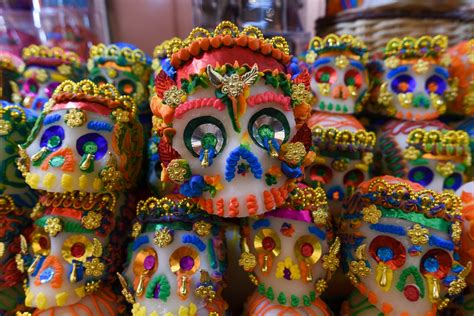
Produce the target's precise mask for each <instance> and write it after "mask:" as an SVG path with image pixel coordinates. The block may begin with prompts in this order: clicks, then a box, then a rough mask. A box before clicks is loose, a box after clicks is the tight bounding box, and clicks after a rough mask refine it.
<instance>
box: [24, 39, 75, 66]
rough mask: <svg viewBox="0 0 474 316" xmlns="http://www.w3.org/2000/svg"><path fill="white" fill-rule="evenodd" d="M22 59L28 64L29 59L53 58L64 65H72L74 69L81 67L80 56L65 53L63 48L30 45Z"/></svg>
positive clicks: (25, 49) (68, 52)
mask: <svg viewBox="0 0 474 316" xmlns="http://www.w3.org/2000/svg"><path fill="white" fill-rule="evenodd" d="M21 55H22V59H23V60H25V61H26V62H28V60H29V59H36V58H51V59H57V60H61V61H63V62H64V63H68V64H72V65H73V66H74V67H80V66H81V64H80V63H81V59H80V57H79V55H77V54H76V53H74V52H71V51H65V50H64V49H62V48H61V47H51V48H50V47H47V46H43V45H41V46H40V45H34V44H33V45H30V46H28V47H25V48H23V51H22V54H21Z"/></svg>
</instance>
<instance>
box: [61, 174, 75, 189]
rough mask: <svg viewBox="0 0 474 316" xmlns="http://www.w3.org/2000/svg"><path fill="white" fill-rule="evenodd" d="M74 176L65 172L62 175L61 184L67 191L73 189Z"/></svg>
mask: <svg viewBox="0 0 474 316" xmlns="http://www.w3.org/2000/svg"><path fill="white" fill-rule="evenodd" d="M72 182H73V180H72V176H71V175H70V174H63V176H62V177H61V186H62V187H63V189H64V190H65V191H72Z"/></svg>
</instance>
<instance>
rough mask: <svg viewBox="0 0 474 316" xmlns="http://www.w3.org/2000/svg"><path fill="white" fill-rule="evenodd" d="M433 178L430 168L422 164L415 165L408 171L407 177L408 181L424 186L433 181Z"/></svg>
mask: <svg viewBox="0 0 474 316" xmlns="http://www.w3.org/2000/svg"><path fill="white" fill-rule="evenodd" d="M433 178H434V174H433V171H432V170H431V169H430V168H428V167H424V166H418V167H415V168H413V169H411V170H410V171H409V172H408V179H409V180H410V181H413V182H416V183H419V184H421V185H424V186H426V185H429V184H430V183H431V182H432V181H433Z"/></svg>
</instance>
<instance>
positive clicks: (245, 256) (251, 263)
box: [239, 252, 257, 272]
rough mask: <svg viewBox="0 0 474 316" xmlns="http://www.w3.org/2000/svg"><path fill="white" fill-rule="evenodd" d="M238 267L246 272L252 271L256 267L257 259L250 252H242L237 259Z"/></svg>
mask: <svg viewBox="0 0 474 316" xmlns="http://www.w3.org/2000/svg"><path fill="white" fill-rule="evenodd" d="M239 266H241V267H242V268H243V269H244V270H245V271H247V272H250V271H253V269H255V267H256V266H257V258H255V255H254V254H252V253H250V252H242V254H241V255H240V259H239Z"/></svg>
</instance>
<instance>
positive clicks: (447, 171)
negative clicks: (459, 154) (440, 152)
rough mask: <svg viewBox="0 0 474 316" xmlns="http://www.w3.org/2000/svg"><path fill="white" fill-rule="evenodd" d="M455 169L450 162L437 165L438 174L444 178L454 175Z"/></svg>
mask: <svg viewBox="0 0 474 316" xmlns="http://www.w3.org/2000/svg"><path fill="white" fill-rule="evenodd" d="M454 168H455V166H454V164H453V163H452V162H450V161H447V162H445V163H442V162H439V163H438V164H437V165H436V172H438V173H439V174H440V175H442V176H443V177H449V176H450V175H452V174H453V172H454Z"/></svg>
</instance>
